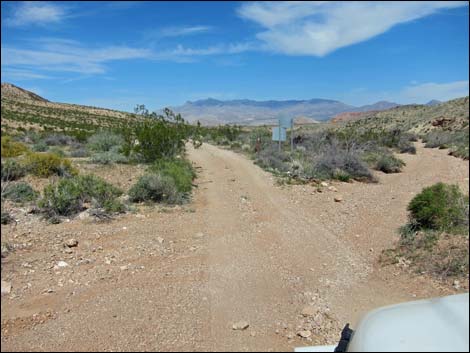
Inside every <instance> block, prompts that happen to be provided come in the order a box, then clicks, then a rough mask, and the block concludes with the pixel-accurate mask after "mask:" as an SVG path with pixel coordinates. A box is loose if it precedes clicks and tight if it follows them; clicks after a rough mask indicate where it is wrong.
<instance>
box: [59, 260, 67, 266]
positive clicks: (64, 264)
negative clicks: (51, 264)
mask: <svg viewBox="0 0 470 353" xmlns="http://www.w3.org/2000/svg"><path fill="white" fill-rule="evenodd" d="M68 265H69V264H68V263H66V262H65V261H59V262H57V267H67V266H68Z"/></svg>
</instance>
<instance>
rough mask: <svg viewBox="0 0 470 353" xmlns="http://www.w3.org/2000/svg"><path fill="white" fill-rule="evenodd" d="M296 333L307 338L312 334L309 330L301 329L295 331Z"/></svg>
mask: <svg viewBox="0 0 470 353" xmlns="http://www.w3.org/2000/svg"><path fill="white" fill-rule="evenodd" d="M297 335H298V336H300V337H302V338H309V337H310V336H311V335H312V332H311V331H309V330H302V331H299V332H297Z"/></svg>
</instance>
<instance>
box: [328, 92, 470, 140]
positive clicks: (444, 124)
mask: <svg viewBox="0 0 470 353" xmlns="http://www.w3.org/2000/svg"><path fill="white" fill-rule="evenodd" d="M360 114H362V116H359V117H358V116H356V117H355V118H353V119H347V120H337V121H336V125H337V126H338V127H341V126H360V127H361V128H364V129H367V130H377V129H379V130H380V129H391V128H393V129H401V130H404V131H409V130H411V131H413V132H416V133H419V134H423V133H428V132H430V131H433V130H435V129H441V130H443V129H445V130H446V131H463V130H464V129H467V130H468V126H469V97H468V96H467V97H462V98H457V99H453V100H450V101H447V102H442V103H440V104H437V105H427V104H409V105H401V106H398V107H395V108H392V109H387V110H383V111H378V112H367V113H360Z"/></svg>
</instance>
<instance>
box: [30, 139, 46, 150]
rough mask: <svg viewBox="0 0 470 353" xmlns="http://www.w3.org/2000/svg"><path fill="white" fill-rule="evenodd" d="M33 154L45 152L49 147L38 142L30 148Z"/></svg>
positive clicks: (42, 142)
mask: <svg viewBox="0 0 470 353" xmlns="http://www.w3.org/2000/svg"><path fill="white" fill-rule="evenodd" d="M31 149H32V150H33V151H34V152H46V151H47V150H48V149H49V146H48V145H47V144H46V142H44V141H43V140H40V141H38V143H36V144H34V145H33V147H32V148H31Z"/></svg>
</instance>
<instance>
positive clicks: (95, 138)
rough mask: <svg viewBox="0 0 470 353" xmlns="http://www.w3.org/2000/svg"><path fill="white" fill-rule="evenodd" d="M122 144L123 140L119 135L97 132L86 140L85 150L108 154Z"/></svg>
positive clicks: (104, 131)
mask: <svg viewBox="0 0 470 353" xmlns="http://www.w3.org/2000/svg"><path fill="white" fill-rule="evenodd" d="M123 144H124V138H123V137H122V136H121V135H118V134H116V133H113V132H111V131H106V130H103V131H99V132H97V133H96V134H94V135H92V136H90V137H89V138H88V143H87V148H88V150H90V151H91V152H98V153H101V152H109V151H111V150H114V151H116V149H117V150H119V149H120V148H121V146H122V145H123Z"/></svg>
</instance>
